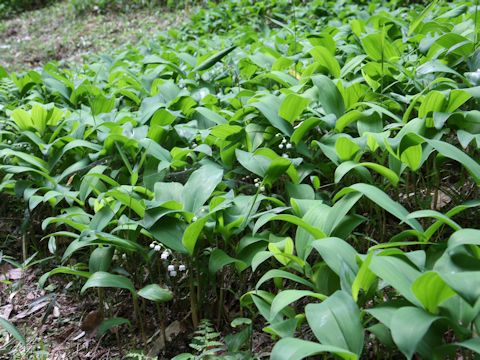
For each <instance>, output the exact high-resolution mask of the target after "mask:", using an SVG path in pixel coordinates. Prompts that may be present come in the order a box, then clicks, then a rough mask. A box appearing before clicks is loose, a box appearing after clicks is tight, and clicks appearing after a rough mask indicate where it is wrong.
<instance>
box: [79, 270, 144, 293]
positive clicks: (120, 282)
mask: <svg viewBox="0 0 480 360" xmlns="http://www.w3.org/2000/svg"><path fill="white" fill-rule="evenodd" d="M92 287H100V288H117V289H126V290H128V291H130V293H131V294H132V296H133V297H136V296H137V292H136V291H135V287H134V286H133V283H132V281H131V280H130V279H128V278H126V277H124V276H121V275H114V274H110V273H107V272H104V271H97V272H96V273H94V274H92V276H90V277H89V278H88V280H87V282H86V283H85V285H83V287H82V290H81V291H80V293H81V294H83V293H84V292H85V291H86V290H88V289H89V288H92Z"/></svg>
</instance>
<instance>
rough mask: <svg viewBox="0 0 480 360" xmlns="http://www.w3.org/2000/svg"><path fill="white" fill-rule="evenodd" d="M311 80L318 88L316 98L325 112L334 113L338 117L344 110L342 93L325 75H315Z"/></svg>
mask: <svg viewBox="0 0 480 360" xmlns="http://www.w3.org/2000/svg"><path fill="white" fill-rule="evenodd" d="M312 82H313V84H314V85H315V86H316V87H317V89H318V92H319V94H318V100H319V101H320V104H322V107H323V109H324V110H325V112H326V113H327V114H335V116H336V117H337V119H338V118H340V116H342V115H343V113H344V112H345V104H344V102H343V98H342V94H341V93H340V91H339V90H338V88H337V87H336V85H335V84H334V83H333V81H332V80H330V79H329V78H328V77H326V76H325V75H316V76H314V77H312Z"/></svg>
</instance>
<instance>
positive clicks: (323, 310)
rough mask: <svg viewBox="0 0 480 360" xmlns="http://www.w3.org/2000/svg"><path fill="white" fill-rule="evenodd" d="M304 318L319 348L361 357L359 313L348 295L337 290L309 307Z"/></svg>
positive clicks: (361, 344)
mask: <svg viewBox="0 0 480 360" xmlns="http://www.w3.org/2000/svg"><path fill="white" fill-rule="evenodd" d="M305 314H306V316H307V321H308V324H309V325H310V328H311V329H312V331H313V333H314V334H315V336H316V337H317V339H318V340H319V341H320V342H321V343H322V344H324V345H330V346H336V347H339V348H341V349H345V350H348V351H350V352H352V353H354V354H357V355H358V356H359V357H360V354H361V353H362V350H363V338H364V330H363V326H362V323H361V322H360V310H359V309H358V307H357V304H355V302H354V301H353V299H352V298H351V296H350V295H348V294H347V293H346V292H344V291H341V290H339V291H337V292H335V293H334V294H333V295H331V296H329V297H328V298H327V299H326V300H325V301H323V302H322V303H320V304H308V305H307V306H306V307H305Z"/></svg>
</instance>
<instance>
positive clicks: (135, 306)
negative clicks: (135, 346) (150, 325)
mask: <svg viewBox="0 0 480 360" xmlns="http://www.w3.org/2000/svg"><path fill="white" fill-rule="evenodd" d="M133 309H134V311H135V317H136V319H137V323H138V325H139V326H140V332H141V334H142V341H143V344H144V346H146V345H147V338H146V336H145V328H144V326H143V321H142V315H141V314H140V307H139V306H138V298H137V297H136V296H134V297H133Z"/></svg>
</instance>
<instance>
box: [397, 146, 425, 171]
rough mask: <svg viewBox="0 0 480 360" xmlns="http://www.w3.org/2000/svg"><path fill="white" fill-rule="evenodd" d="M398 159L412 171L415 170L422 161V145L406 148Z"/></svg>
mask: <svg viewBox="0 0 480 360" xmlns="http://www.w3.org/2000/svg"><path fill="white" fill-rule="evenodd" d="M400 161H401V162H402V163H404V164H406V165H407V166H408V167H409V168H410V169H412V171H417V170H418V168H419V167H420V165H421V163H422V145H421V144H418V145H414V146H410V147H408V148H406V149H405V150H404V151H403V152H402V154H401V155H400Z"/></svg>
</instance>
